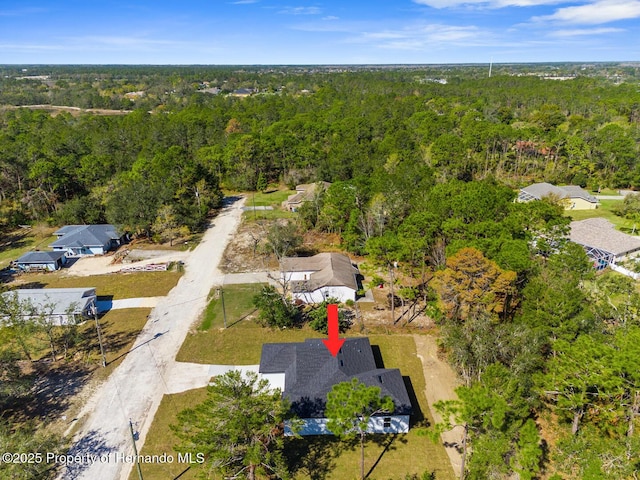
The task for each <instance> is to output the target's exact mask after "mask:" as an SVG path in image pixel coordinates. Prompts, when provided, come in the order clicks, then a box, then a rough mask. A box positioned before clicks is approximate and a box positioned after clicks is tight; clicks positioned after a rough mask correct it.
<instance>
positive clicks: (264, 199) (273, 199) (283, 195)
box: [245, 190, 296, 208]
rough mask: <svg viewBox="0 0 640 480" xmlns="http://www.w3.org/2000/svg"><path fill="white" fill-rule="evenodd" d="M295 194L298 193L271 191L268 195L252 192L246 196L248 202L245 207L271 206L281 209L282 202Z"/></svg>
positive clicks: (293, 191) (292, 191)
mask: <svg viewBox="0 0 640 480" xmlns="http://www.w3.org/2000/svg"><path fill="white" fill-rule="evenodd" d="M294 193H296V191H295V190H276V191H269V192H266V193H263V192H255V193H253V192H250V193H247V194H246V196H247V201H246V203H245V205H246V206H247V207H251V206H253V205H255V206H256V207H258V206H260V207H265V206H271V207H274V208H275V207H279V206H280V205H281V204H282V202H284V201H285V200H286V199H287V198H289V195H293V194H294Z"/></svg>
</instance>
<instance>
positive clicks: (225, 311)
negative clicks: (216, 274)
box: [220, 286, 227, 329]
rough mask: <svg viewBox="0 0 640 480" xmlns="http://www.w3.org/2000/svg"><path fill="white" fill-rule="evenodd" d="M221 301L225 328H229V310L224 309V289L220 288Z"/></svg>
mask: <svg viewBox="0 0 640 480" xmlns="http://www.w3.org/2000/svg"><path fill="white" fill-rule="evenodd" d="M220 300H221V301H222V318H223V320H224V328H225V329H226V328H227V310H226V309H225V308H224V287H223V286H220Z"/></svg>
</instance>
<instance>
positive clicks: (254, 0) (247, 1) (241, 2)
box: [231, 0, 260, 5]
mask: <svg viewBox="0 0 640 480" xmlns="http://www.w3.org/2000/svg"><path fill="white" fill-rule="evenodd" d="M259 1H260V0H237V1H236V2H231V4H232V5H248V4H250V3H258V2H259Z"/></svg>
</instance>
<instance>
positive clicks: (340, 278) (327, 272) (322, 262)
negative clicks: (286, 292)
mask: <svg viewBox="0 0 640 480" xmlns="http://www.w3.org/2000/svg"><path fill="white" fill-rule="evenodd" d="M281 272H282V275H283V277H284V278H283V280H284V281H285V282H288V283H289V284H290V285H291V292H292V295H293V298H294V299H297V300H302V301H303V302H305V303H322V302H323V301H324V300H325V299H327V298H335V299H337V300H339V301H340V302H346V301H347V300H355V299H356V292H357V291H358V278H357V277H358V275H359V274H360V272H359V271H358V269H357V268H356V267H355V266H353V264H352V263H351V260H350V259H349V257H347V256H346V255H343V254H341V253H319V254H317V255H314V256H313V257H285V258H283V259H282V265H281Z"/></svg>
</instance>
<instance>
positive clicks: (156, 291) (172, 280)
mask: <svg viewBox="0 0 640 480" xmlns="http://www.w3.org/2000/svg"><path fill="white" fill-rule="evenodd" d="M181 276H182V272H179V271H169V272H136V273H110V274H106V275H93V276H89V277H68V276H63V275H60V274H59V273H27V274H23V275H20V277H18V279H17V280H16V281H14V282H13V284H12V286H15V287H16V288H76V287H95V288H96V293H97V294H98V296H108V297H112V299H113V300H118V299H121V298H135V297H157V296H163V295H166V294H167V293H169V290H171V289H172V288H173V287H175V286H176V284H177V283H178V280H180V277H181Z"/></svg>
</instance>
